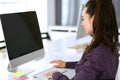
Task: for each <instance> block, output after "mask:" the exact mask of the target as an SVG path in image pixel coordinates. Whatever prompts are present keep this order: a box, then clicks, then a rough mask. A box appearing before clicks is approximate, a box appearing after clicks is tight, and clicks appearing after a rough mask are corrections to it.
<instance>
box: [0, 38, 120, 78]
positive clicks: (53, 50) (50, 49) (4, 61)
mask: <svg viewBox="0 0 120 80" xmlns="http://www.w3.org/2000/svg"><path fill="white" fill-rule="evenodd" d="M90 40H91V38H90V36H86V37H83V38H82V39H79V40H75V37H71V36H69V37H66V38H64V39H60V40H56V41H53V42H51V41H48V40H44V41H43V43H44V48H45V53H46V54H45V57H44V58H43V59H41V60H40V61H38V62H37V64H36V63H35V62H34V63H35V65H33V64H32V66H31V63H30V64H27V65H28V66H29V68H37V66H38V65H42V66H41V67H39V70H41V71H42V70H44V69H47V68H49V67H52V65H49V62H50V61H51V60H53V59H62V60H64V61H77V60H79V59H80V57H81V55H82V53H68V52H66V50H67V49H68V47H70V46H73V45H76V44H78V43H88V42H89V41H90ZM7 65H8V57H7V56H6V53H1V54H0V80H11V79H10V76H11V74H10V73H9V72H8V71H7ZM48 66H49V67H48ZM118 73H119V74H120V71H118ZM33 74H34V73H33ZM28 80H33V78H29V79H28ZM34 80H35V79H34ZM117 80H120V78H119V77H118V76H117Z"/></svg>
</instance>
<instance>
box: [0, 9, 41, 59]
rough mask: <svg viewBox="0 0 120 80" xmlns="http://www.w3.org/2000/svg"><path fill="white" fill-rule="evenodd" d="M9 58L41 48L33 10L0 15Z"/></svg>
mask: <svg viewBox="0 0 120 80" xmlns="http://www.w3.org/2000/svg"><path fill="white" fill-rule="evenodd" d="M0 19H1V23H2V27H3V33H4V37H5V42H6V45H7V51H8V55H9V59H10V60H12V59H15V58H17V57H20V56H23V55H25V54H29V53H30V52H33V51H36V50H38V49H42V48H43V43H42V39H41V34H40V30H39V25H38V20H37V15H36V12H35V11H30V12H23V13H22V12H20V13H10V14H2V15H0Z"/></svg>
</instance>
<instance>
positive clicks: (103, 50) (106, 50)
mask: <svg viewBox="0 0 120 80" xmlns="http://www.w3.org/2000/svg"><path fill="white" fill-rule="evenodd" d="M91 52H92V53H94V54H97V55H101V56H103V55H104V56H105V55H108V54H109V55H110V54H112V53H113V51H112V49H111V47H109V46H106V45H104V44H102V43H101V44H99V45H98V46H97V47H95V48H94V49H93V50H92V51H91Z"/></svg>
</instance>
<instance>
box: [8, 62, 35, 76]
mask: <svg viewBox="0 0 120 80" xmlns="http://www.w3.org/2000/svg"><path fill="white" fill-rule="evenodd" d="M7 70H8V71H9V72H11V73H16V72H23V73H25V74H30V73H32V72H34V71H35V69H28V68H27V67H25V68H23V67H16V68H12V67H11V64H10V63H9V64H8V67H7Z"/></svg>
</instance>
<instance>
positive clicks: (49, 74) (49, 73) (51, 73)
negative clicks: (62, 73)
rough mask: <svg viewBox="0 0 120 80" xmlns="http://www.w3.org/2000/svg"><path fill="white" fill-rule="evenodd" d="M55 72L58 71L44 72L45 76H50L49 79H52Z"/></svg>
mask: <svg viewBox="0 0 120 80" xmlns="http://www.w3.org/2000/svg"><path fill="white" fill-rule="evenodd" d="M55 72H57V71H51V72H48V73H46V74H44V76H45V77H46V78H48V79H52V75H53V74H54V73H55Z"/></svg>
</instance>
